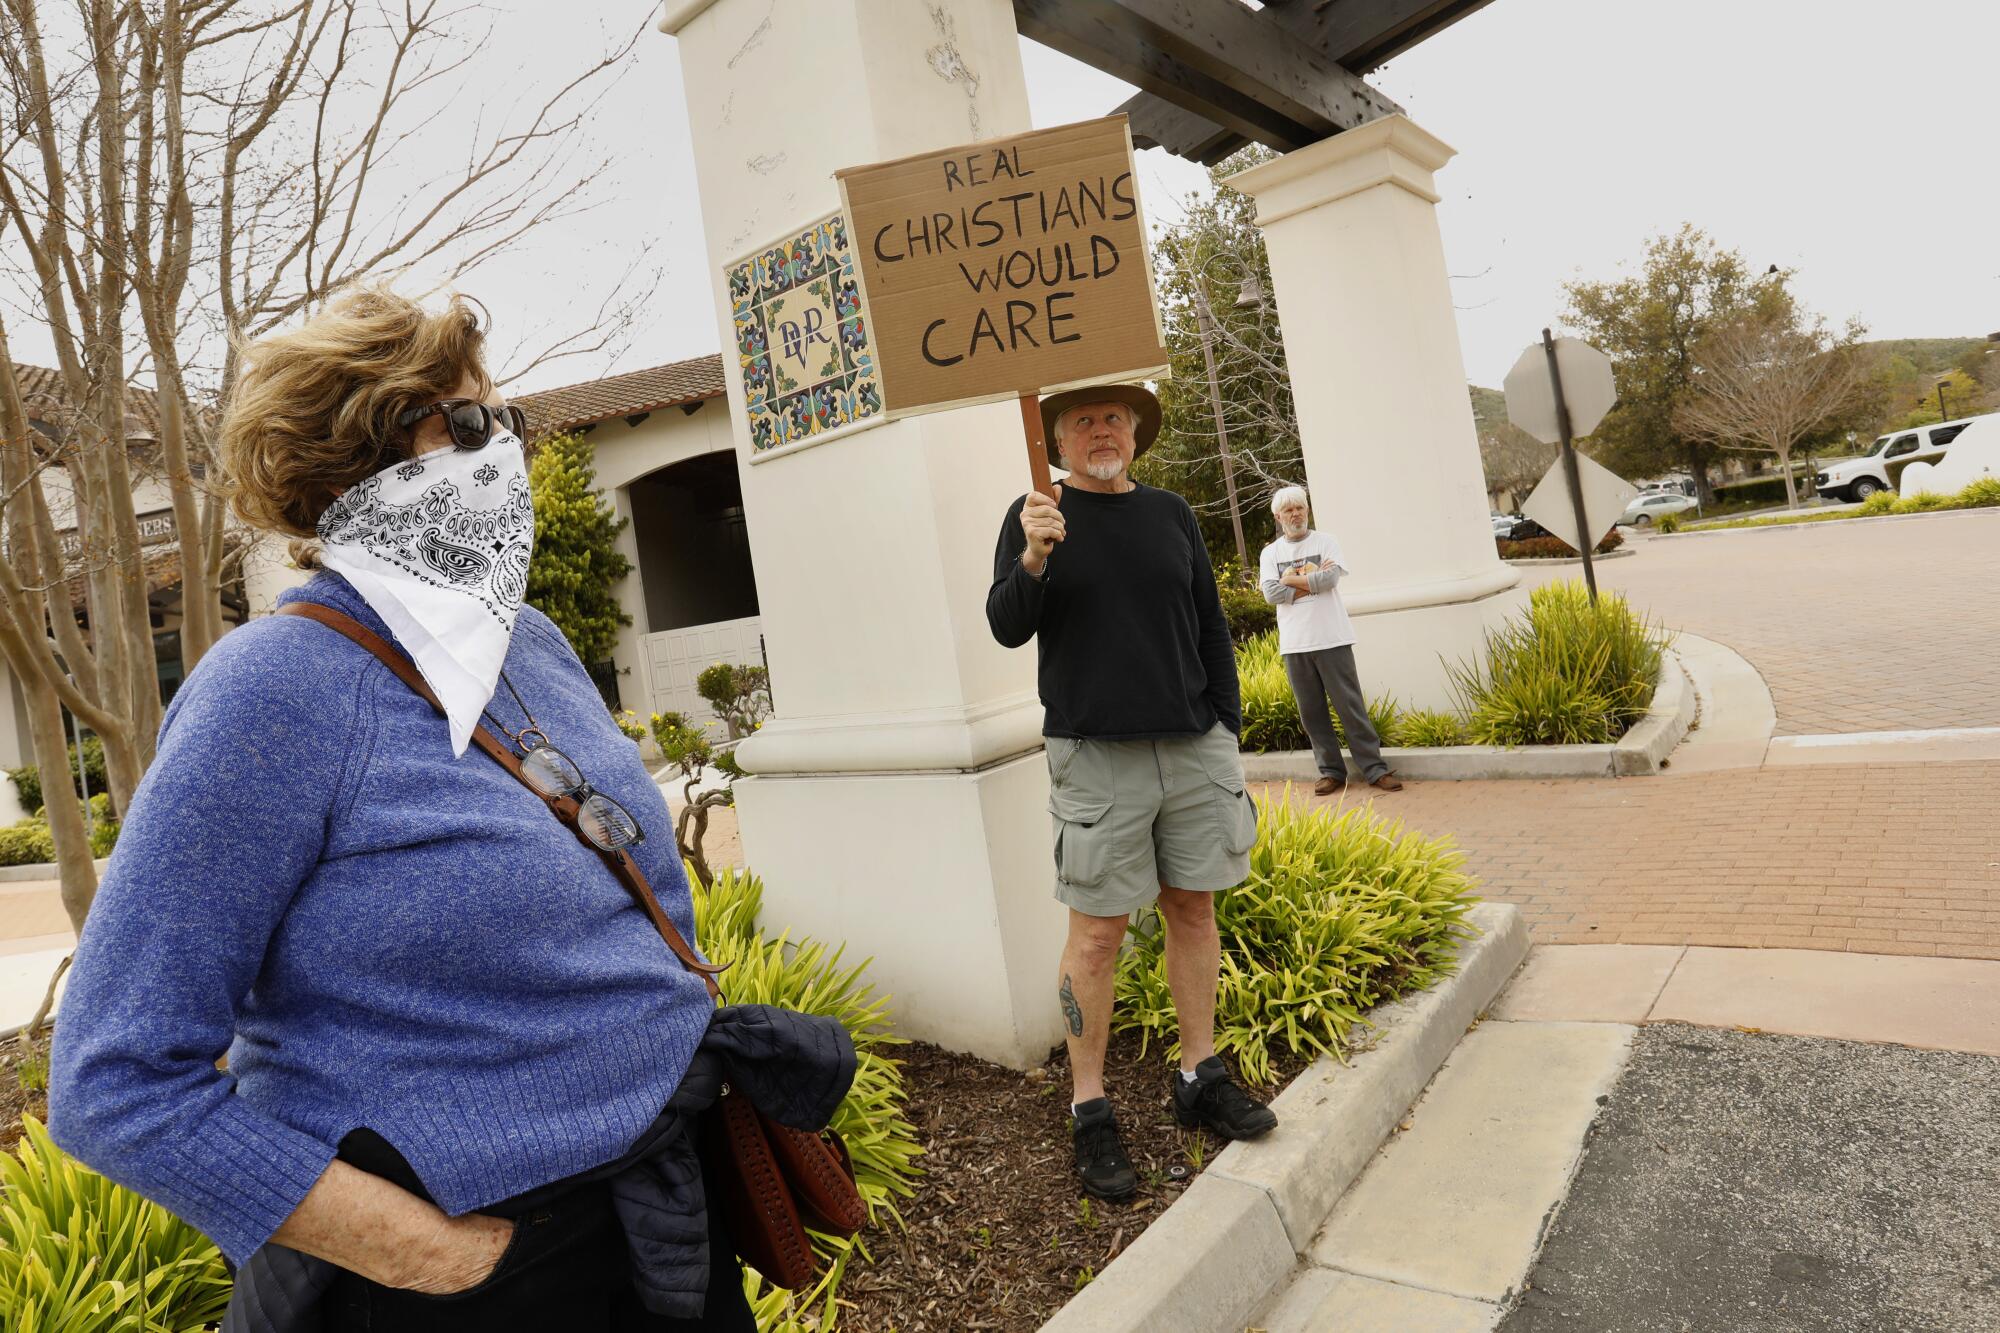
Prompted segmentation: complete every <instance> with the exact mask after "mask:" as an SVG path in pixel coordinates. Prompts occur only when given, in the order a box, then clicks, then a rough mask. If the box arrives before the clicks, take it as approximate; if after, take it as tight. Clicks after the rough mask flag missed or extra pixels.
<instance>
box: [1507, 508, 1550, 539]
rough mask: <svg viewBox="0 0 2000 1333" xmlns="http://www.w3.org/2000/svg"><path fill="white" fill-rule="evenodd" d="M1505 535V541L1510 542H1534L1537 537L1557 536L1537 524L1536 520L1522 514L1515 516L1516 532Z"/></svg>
mask: <svg viewBox="0 0 2000 1333" xmlns="http://www.w3.org/2000/svg"><path fill="white" fill-rule="evenodd" d="M1504 535H1505V539H1506V540H1508V541H1510V542H1525V541H1533V540H1534V539H1535V538H1537V537H1553V536H1555V534H1554V533H1553V532H1550V531H1549V530H1548V529H1547V528H1545V527H1543V526H1542V525H1541V524H1539V523H1537V522H1535V520H1534V519H1532V518H1528V517H1526V516H1524V515H1521V514H1516V515H1514V530H1513V531H1512V532H1509V533H1506V534H1504Z"/></svg>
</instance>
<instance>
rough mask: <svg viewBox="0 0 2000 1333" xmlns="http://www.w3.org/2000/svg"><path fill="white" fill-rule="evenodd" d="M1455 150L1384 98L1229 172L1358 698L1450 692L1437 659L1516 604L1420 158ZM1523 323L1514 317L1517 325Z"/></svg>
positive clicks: (1438, 703)
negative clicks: (1342, 602) (1266, 255)
mask: <svg viewBox="0 0 2000 1333" xmlns="http://www.w3.org/2000/svg"><path fill="white" fill-rule="evenodd" d="M1453 156H1454V153H1453V150H1452V149H1451V148H1450V147H1449V146H1447V145H1446V144H1445V143H1443V142H1442V141H1441V140H1439V139H1438V138H1437V137H1436V136H1434V135H1432V134H1430V133H1429V132H1428V131H1426V130H1424V129H1422V128H1420V127H1419V126H1418V125H1416V124H1415V123H1414V122H1412V121H1411V120H1410V119H1409V118H1408V117H1406V116H1388V117H1385V118H1383V119H1381V120H1376V121H1371V122H1370V123H1368V124H1367V125H1364V126H1362V127H1361V128H1359V129H1354V130H1349V131H1347V132H1346V133H1344V134H1337V135H1335V136H1334V137H1333V138H1331V139H1325V140H1322V141H1321V142H1319V143H1316V144H1313V145H1312V146H1310V147H1308V148H1301V149H1299V150H1297V151H1296V152H1292V153H1288V154H1286V155H1285V156H1284V157H1281V158H1279V159H1277V160H1276V161H1273V162H1267V163H1264V164H1263V165H1261V166H1256V167H1252V168H1251V169H1250V170H1248V171H1244V172H1240V173H1238V174H1237V175H1235V176H1232V177H1230V178H1229V182H1228V183H1229V184H1230V185H1231V186H1232V187H1234V188H1235V189H1238V190H1241V191H1243V192H1244V193H1245V194H1248V195H1251V196H1252V197H1254V198H1255V199H1256V201H1257V224H1258V226H1259V227H1261V228H1262V229H1263V232H1264V243H1265V245H1266V247H1267V248H1268V250H1269V252H1270V256H1271V279H1272V283H1273V285H1274V286H1275V287H1276V289H1277V291H1276V295H1277V302H1278V317H1279V319H1280V320H1281V321H1282V323H1283V325H1284V333H1285V357H1286V360H1287V361H1288V362H1289V364H1290V366H1291V374H1292V400H1293V403H1294V404H1295V406H1296V407H1297V410H1298V419H1299V433H1300V436H1301V439H1302V441H1303V444H1304V451H1305V465H1306V485H1307V488H1308V489H1309V490H1310V491H1311V493H1312V500H1313V510H1314V517H1315V521H1316V522H1317V523H1318V524H1319V525H1320V526H1322V527H1324V528H1326V529H1328V530H1329V531H1331V532H1332V533H1333V534H1334V535H1335V536H1336V537H1337V538H1338V539H1339V540H1340V543H1341V546H1342V549H1343V551H1344V553H1345V554H1346V556H1347V558H1348V563H1349V564H1350V565H1351V566H1352V567H1353V571H1352V572H1353V577H1352V578H1351V579H1349V580H1347V581H1344V582H1343V583H1342V584H1341V593H1342V595H1343V596H1344V597H1345V599H1346V603H1347V608H1348V611H1349V612H1350V614H1351V615H1352V616H1353V618H1354V626H1355V633H1356V635H1357V636H1358V638H1357V643H1356V645H1355V657H1356V660H1357V661H1358V663H1359V665H1360V669H1361V678H1362V685H1363V688H1364V689H1365V690H1366V692H1367V693H1368V695H1369V696H1370V697H1371V698H1373V697H1375V696H1377V695H1384V694H1394V695H1395V696H1396V699H1397V701H1398V702H1400V703H1401V704H1403V705H1404V706H1405V707H1418V708H1442V707H1446V706H1448V704H1449V703H1450V691H1449V688H1448V686H1447V683H1446V675H1445V670H1444V663H1445V662H1447V661H1449V662H1458V661H1461V660H1467V659H1470V658H1472V657H1473V655H1474V654H1475V653H1476V652H1477V651H1478V649H1479V647H1480V644H1481V636H1482V632H1483V631H1484V630H1485V629H1486V628H1488V627H1489V626H1492V625H1496V624H1498V623H1499V622H1500V621H1501V620H1502V619H1504V618H1505V617H1506V616H1507V615H1508V614H1509V613H1510V612H1512V611H1514V610H1516V609H1517V608H1518V607H1519V606H1521V605H1522V603H1523V602H1524V600H1525V598H1524V596H1523V594H1522V592H1521V591H1520V590H1519V588H1518V587H1517V585H1518V584H1519V583H1520V573H1519V571H1517V570H1515V569H1512V568H1510V567H1509V566H1507V565H1506V564H1504V563H1502V562H1501V560H1500V558H1499V556H1498V554H1497V553H1496V551H1495V550H1494V546H1493V537H1492V528H1491V525H1490V524H1489V523H1488V522H1487V507H1486V499H1487V498H1486V482H1485V478H1484V474H1483V472H1482V471H1481V468H1480V464H1479V441H1478V435H1477V432H1476V429H1475V427H1474V425H1473V420H1472V404H1471V401H1470V399H1469V398H1468V397H1467V394H1466V382H1465V361H1464V357H1463V355H1462V354H1461V352H1460V350H1459V344H1458V324H1457V320H1456V319H1455V318H1454V316H1453V313H1452V304H1451V283H1450V281H1449V278H1448V275H1447V270H1446V268H1445V259H1444V243H1443V239H1442V238H1441V236H1440V235H1439V232H1438V223H1437V211H1436V205H1437V201H1438V194H1437V188H1436V185H1435V183H1434V182H1433V179H1432V173H1433V172H1435V171H1436V170H1437V169H1438V168H1439V167H1442V166H1443V165H1444V164H1445V163H1446V162H1448V161H1450V160H1451V158H1452V157H1453ZM1523 336H1524V338H1525V336H1526V335H1525V334H1524V335H1523Z"/></svg>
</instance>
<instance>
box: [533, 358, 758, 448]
mask: <svg viewBox="0 0 2000 1333" xmlns="http://www.w3.org/2000/svg"><path fill="white" fill-rule="evenodd" d="M722 394H723V381H722V358H721V356H719V355H710V356H698V357H695V358H694V359H693V360H691V361H675V362H671V363H670V364H668V365H664V366H654V367H653V368H652V369H650V370H635V371H632V372H631V373H629V374H625V375H613V376H611V377H610V378H609V379H601V380H590V381H588V382H587V383H583V384H571V385H568V386H567V387H565V388H561V389H549V390H546V391H544V392H542V393H530V394H523V395H522V396H520V397H519V398H516V399H514V402H515V403H517V404H518V405H519V406H520V407H521V409H522V410H523V411H524V412H526V413H527V414H528V429H529V431H530V433H531V434H533V435H535V436H536V437H537V438H539V437H541V436H544V435H553V434H556V433H558V432H560V431H566V430H575V429H577V428H578V427H579V426H594V425H596V424H597V423H598V422H600V421H611V420H613V419H615V418H617V417H635V416H638V415H639V414H640V413H641V412H656V411H658V410H659V409H661V408H663V407H679V406H681V405H683V404H686V403H699V402H703V401H705V400H707V399H710V398H720V397H722Z"/></svg>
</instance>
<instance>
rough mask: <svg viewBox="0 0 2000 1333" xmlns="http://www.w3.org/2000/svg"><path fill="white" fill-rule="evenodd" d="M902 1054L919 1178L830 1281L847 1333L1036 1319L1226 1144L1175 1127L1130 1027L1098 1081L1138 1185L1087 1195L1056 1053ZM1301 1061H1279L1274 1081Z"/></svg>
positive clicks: (1064, 1065) (1152, 1062)
mask: <svg viewBox="0 0 2000 1333" xmlns="http://www.w3.org/2000/svg"><path fill="white" fill-rule="evenodd" d="M898 1054H899V1056H900V1057H901V1059H902V1060H903V1064H904V1075H905V1078H906V1080H907V1082H908V1085H909V1088H910V1100H909V1107H908V1114H909V1118H910V1121H911V1123H912V1124H914V1125H915V1126H916V1127H917V1135H918V1138H919V1139H920V1140H921V1141H922V1143H923V1147H924V1155H923V1156H922V1157H921V1158H919V1159H918V1163H919V1165H921V1166H922V1167H923V1169H924V1175H923V1176H922V1178H921V1179H920V1180H919V1182H918V1188H917V1196H916V1198H914V1199H911V1200H908V1201H906V1202H905V1203H904V1204H903V1210H902V1211H903V1218H904V1220H905V1221H906V1222H907V1223H908V1224H909V1229H908V1231H907V1232H897V1231H895V1230H894V1229H893V1226H892V1227H891V1228H890V1229H889V1230H887V1231H876V1232H871V1233H869V1235H868V1237H867V1243H868V1249H869V1253H870V1254H871V1255H873V1256H874V1260H875V1262H874V1263H873V1264H872V1265H870V1264H863V1263H860V1262H858V1261H857V1262H856V1263H855V1264H854V1265H853V1266H852V1267H850V1268H849V1269H848V1272H847V1277H846V1280H845V1281H844V1282H843V1283H842V1284H841V1291H840V1294H841V1297H842V1301H843V1304H845V1305H847V1306H848V1308H847V1309H846V1310H845V1311H844V1312H843V1315H842V1319H841V1327H842V1328H845V1329H851V1330H854V1331H855V1333H888V1330H891V1329H893V1330H896V1333H926V1331H927V1330H936V1331H938V1333H943V1331H945V1330H950V1331H951V1333H958V1331H959V1330H967V1331H968V1333H969V1331H970V1330H989V1329H990V1330H1014V1329H1024V1330H1025V1329H1035V1328H1039V1327H1040V1326H1041V1325H1042V1324H1043V1323H1044V1322H1045V1321H1047V1319H1048V1318H1049V1317H1050V1316H1051V1315H1053V1314H1054V1313H1055V1312H1056V1311H1057V1310H1058V1309H1060V1308H1062V1305H1063V1303H1064V1302H1065V1301H1067V1300H1068V1299H1069V1298H1070V1297H1071V1296H1073V1295H1074V1294H1076V1292H1077V1291H1078V1290H1079V1289H1080V1288H1081V1287H1082V1286H1083V1285H1084V1284H1085V1283H1087V1282H1088V1281H1089V1280H1090V1278H1091V1277H1094V1276H1095V1275H1096V1274H1098V1273H1101V1272H1103V1271H1104V1268H1105V1265H1107V1264H1109V1263H1110V1262H1111V1261H1112V1259H1114V1258H1116V1257H1117V1255H1118V1252H1119V1251H1120V1250H1122V1249H1124V1248H1125V1247H1126V1246H1127V1245H1130V1244H1131V1243H1132V1242H1133V1241H1134V1240H1135V1239H1137V1238H1138V1235H1139V1233H1140V1232H1142V1231H1144V1230H1145V1229H1146V1225H1147V1223H1149V1222H1151V1221H1152V1220H1153V1219H1154V1218H1156V1217H1158V1216H1159V1215H1160V1214H1161V1213H1162V1212H1164V1211H1165V1210H1166V1208H1167V1205H1169V1204H1171V1203H1172V1202H1173V1201H1174V1200H1175V1199H1177V1198H1179V1197H1180V1194H1181V1192H1182V1191H1183V1190H1185V1189H1186V1188H1187V1186H1188V1184H1189V1183H1190V1182H1191V1181H1192V1180H1193V1179H1194V1177H1195V1175H1196V1174H1197V1173H1199V1172H1200V1170H1201V1168H1202V1167H1203V1166H1204V1165H1206V1164H1207V1163H1208V1162H1211V1161H1213V1160H1214V1159H1215V1154H1216V1153H1217V1152H1219V1151H1221V1149H1222V1147H1223V1144H1222V1143H1221V1141H1220V1140H1217V1139H1214V1138H1211V1137H1209V1136H1207V1135H1205V1134H1203V1133H1201V1132H1199V1131H1187V1130H1182V1129H1181V1128H1180V1127H1179V1126H1178V1125H1177V1124H1175V1123H1174V1117H1173V1112H1172V1111H1171V1110H1170V1109H1169V1108H1168V1106H1167V1082H1166V1079H1167V1069H1168V1064H1167V1060H1166V1053H1165V1052H1164V1051H1163V1050H1162V1049H1161V1048H1160V1047H1159V1045H1158V1044H1157V1043H1155V1045H1154V1046H1153V1048H1152V1050H1151V1051H1150V1052H1148V1053H1147V1054H1146V1055H1144V1056H1142V1055H1140V1054H1139V1038H1138V1034H1136V1033H1126V1034H1123V1035H1121V1036H1115V1037H1113V1038H1112V1040H1111V1050H1110V1054H1109V1057H1108V1059H1107V1060H1106V1062H1105V1084H1106V1087H1107V1088H1108V1089H1109V1091H1110V1094H1111V1100H1112V1104H1113V1105H1114V1106H1116V1107H1117V1109H1118V1121H1119V1125H1120V1127H1121V1128H1122V1129H1123V1131H1124V1135H1125V1147H1126V1150H1127V1151H1129V1152H1130V1153H1131V1154H1132V1162H1133V1165H1134V1166H1136V1167H1137V1168H1138V1169H1139V1193H1138V1196H1137V1197H1136V1198H1135V1199H1133V1200H1132V1201H1131V1202H1129V1203H1125V1204H1118V1205H1108V1204H1103V1203H1100V1202H1098V1201H1096V1200H1089V1201H1088V1206H1086V1200H1085V1196H1084V1194H1083V1191H1082V1190H1081V1189H1080V1188H1078V1186H1077V1183H1076V1176H1075V1173H1074V1170H1073V1168H1072V1158H1071V1155H1070V1138H1069V1061H1068V1058H1067V1056H1066V1055H1065V1054H1063V1053H1062V1052H1061V1051H1057V1052H1055V1053H1054V1054H1053V1055H1052V1056H1051V1058H1050V1059H1049V1061H1048V1062H1047V1063H1046V1064H1045V1065H1043V1066H1042V1068H1041V1069H1038V1070H1034V1071H1031V1072H1029V1073H1027V1074H1020V1073H1016V1072H1015V1071H1013V1070H1011V1069H1002V1068H1000V1067H999V1066H997V1065H990V1064H987V1063H985V1062H984V1061H982V1060H976V1059H974V1058H972V1057H971V1056H966V1055H953V1054H951V1053H949V1052H946V1051H941V1050H939V1049H937V1048H936V1047H934V1046H925V1045H911V1046H908V1047H905V1048H903V1049H902V1050H901V1051H899V1052H898ZM1304 1067H1305V1062H1303V1061H1293V1062H1289V1063H1281V1067H1280V1070H1279V1073H1280V1079H1281V1082H1280V1086H1282V1085H1283V1083H1285V1082H1289V1081H1290V1080H1291V1078H1292V1077H1293V1076H1294V1075H1295V1074H1297V1073H1298V1071H1299V1070H1300V1069H1303V1068H1304ZM1260 1095H1262V1094H1260Z"/></svg>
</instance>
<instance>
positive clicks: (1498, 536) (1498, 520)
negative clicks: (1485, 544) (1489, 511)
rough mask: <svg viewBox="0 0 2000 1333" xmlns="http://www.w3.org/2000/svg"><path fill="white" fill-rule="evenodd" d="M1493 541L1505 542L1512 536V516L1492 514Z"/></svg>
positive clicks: (1513, 520)
mask: <svg viewBox="0 0 2000 1333" xmlns="http://www.w3.org/2000/svg"><path fill="white" fill-rule="evenodd" d="M1491 517H1492V519H1493V539H1494V540H1495V541H1503V542H1504V541H1506V540H1508V539H1509V538H1510V537H1512V536H1513V535H1514V523H1515V519H1514V516H1513V515H1512V514H1499V513H1496V514H1493V515H1492V516H1491Z"/></svg>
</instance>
